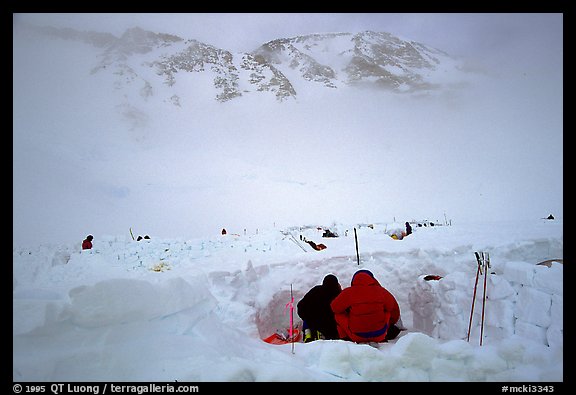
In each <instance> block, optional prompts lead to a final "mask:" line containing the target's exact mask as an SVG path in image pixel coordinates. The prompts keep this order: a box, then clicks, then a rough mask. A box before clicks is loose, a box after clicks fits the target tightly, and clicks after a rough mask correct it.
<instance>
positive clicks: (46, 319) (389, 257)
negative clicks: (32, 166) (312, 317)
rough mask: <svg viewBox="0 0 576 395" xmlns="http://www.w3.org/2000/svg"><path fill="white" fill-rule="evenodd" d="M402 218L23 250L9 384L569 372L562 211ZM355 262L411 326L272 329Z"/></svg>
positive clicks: (491, 377) (17, 266) (344, 276)
mask: <svg viewBox="0 0 576 395" xmlns="http://www.w3.org/2000/svg"><path fill="white" fill-rule="evenodd" d="M403 223H404V222H403V221H402V222H400V223H399V224H398V223H376V224H352V225H344V224H340V223H333V224H328V226H326V225H322V224H319V225H316V224H313V225H310V226H298V227H293V228H270V229H259V230H257V231H255V230H254V231H248V230H244V229H233V228H230V229H227V230H228V234H227V235H225V236H222V235H220V234H217V235H214V236H213V237H208V238H198V239H161V238H156V237H155V235H154V234H150V236H151V240H143V241H140V242H138V241H133V240H132V239H131V238H130V236H129V235H115V236H106V235H100V234H95V235H94V236H95V239H94V248H93V249H92V250H89V251H81V250H80V241H79V242H78V243H74V244H70V245H47V244H43V245H38V246H36V247H34V248H33V249H25V248H14V250H13V371H12V375H13V381H52V382H61V381H144V382H148V381H151V382H154V381H166V382H174V381H175V380H177V381H178V382H185V381H191V382H207V381H235V382H237V381H306V382H308V381H417V382H421V381H449V382H454V381H490V382H495V381H506V382H526V381H530V382H559V381H563V373H564V369H563V366H564V365H563V265H562V263H561V259H562V257H563V223H562V221H561V220H541V219H535V220H532V221H525V222H512V221H498V222H488V221H487V222H473V223H454V224H452V225H451V226H447V225H444V226H438V225H437V226H433V227H430V226H426V227H418V226H417V225H416V224H414V225H413V228H414V233H413V234H412V235H410V236H408V237H406V238H405V239H404V240H401V241H400V240H393V239H392V238H391V237H389V236H388V233H390V232H391V231H393V230H394V229H395V228H397V227H401V226H402V224H403ZM368 225H371V226H368ZM319 227H320V228H324V229H325V228H329V229H331V230H332V231H335V232H336V233H337V234H338V235H339V237H338V238H322V230H319V229H318V228H319ZM354 228H356V229H357V234H358V247H359V253H360V254H359V256H360V264H358V262H357V257H356V251H355V241H354ZM139 232H142V231H141V230H137V229H135V232H134V233H135V236H137V235H138V234H142V235H144V234H145V233H139ZM300 235H302V236H304V237H306V238H307V239H310V240H313V241H315V242H317V243H319V242H322V243H324V244H326V245H327V247H328V248H327V249H325V250H323V251H314V250H312V249H311V248H309V246H308V245H307V244H304V243H302V242H301V241H300V240H299V239H300V237H299V236H300ZM292 237H294V239H293V238H292ZM299 244H300V245H299ZM475 251H484V252H488V253H489V254H490V261H491V270H490V274H489V275H488V278H487V301H486V307H485V313H486V314H485V316H486V320H485V327H484V338H483V345H482V346H480V345H479V328H480V327H479V325H480V312H481V305H482V303H481V298H480V296H481V290H482V287H481V284H482V281H479V284H480V286H479V288H478V293H477V296H478V297H479V299H477V302H476V307H475V314H474V321H473V330H472V334H471V337H470V342H467V341H466V335H467V329H468V322H469V315H470V307H471V302H472V292H473V286H474V279H475V274H476V262H475V258H474V252H475ZM549 259H556V261H555V262H553V263H552V264H551V265H550V267H547V266H542V265H536V263H538V262H541V261H544V260H549ZM359 268H363V269H369V270H371V271H372V272H373V273H374V275H375V277H376V278H377V279H378V280H379V281H380V283H381V284H382V285H383V286H385V287H386V288H388V289H389V290H390V291H391V292H392V293H393V294H394V295H395V296H396V298H397V299H398V302H399V305H400V309H401V314H402V322H403V324H404V326H405V327H406V328H407V330H406V331H404V332H402V333H401V335H400V336H399V337H398V338H397V339H395V340H393V341H391V342H389V343H381V344H373V345H366V344H355V343H352V342H346V341H341V340H334V341H316V342H313V343H308V344H304V343H295V344H293V345H290V344H288V345H283V346H279V345H270V344H267V343H265V342H264V341H262V340H261V338H264V337H266V336H268V335H270V334H272V333H274V332H275V331H276V330H280V331H282V330H284V329H285V328H286V327H287V326H288V322H289V316H288V310H287V309H286V304H287V303H288V302H290V292H291V289H292V291H293V295H294V298H295V303H296V302H297V301H298V300H299V299H300V298H301V297H302V296H303V295H304V293H305V292H307V291H308V290H309V289H310V288H311V287H312V286H314V285H316V284H319V283H321V281H322V278H323V277H324V276H325V275H326V274H327V273H334V274H335V275H336V276H337V277H338V278H339V280H340V282H341V284H342V285H343V286H344V287H346V286H349V284H350V279H351V277H352V275H353V274H354V272H355V271H356V270H358V269H359ZM428 274H435V275H439V276H442V278H441V279H440V280H436V281H434V280H432V281H425V280H424V279H423V277H424V276H426V275H428ZM296 323H297V324H300V320H299V319H297V316H296Z"/></svg>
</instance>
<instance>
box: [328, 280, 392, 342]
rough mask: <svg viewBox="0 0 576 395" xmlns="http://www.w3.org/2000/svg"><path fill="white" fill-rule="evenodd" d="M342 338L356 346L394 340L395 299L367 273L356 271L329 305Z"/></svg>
mask: <svg viewBox="0 0 576 395" xmlns="http://www.w3.org/2000/svg"><path fill="white" fill-rule="evenodd" d="M330 306H331V307H332V311H333V312H334V318H335V319H336V323H337V328H338V333H339V335H340V338H341V339H344V340H352V341H354V342H357V343H368V342H382V341H387V340H391V339H394V338H396V336H398V334H399V333H400V328H399V327H398V326H397V325H396V324H397V323H398V324H399V325H400V326H401V323H400V307H399V306H398V302H397V301H396V298H394V296H393V295H392V294H391V293H390V292H389V291H388V290H387V289H386V288H384V287H383V286H381V285H380V283H379V282H378V280H376V279H375V278H374V275H373V274H372V272H370V271H369V270H364V269H363V270H358V271H357V272H356V273H355V274H354V276H353V277H352V281H351V286H350V287H348V288H346V289H344V290H342V292H341V293H340V294H339V295H338V296H337V297H336V298H335V299H334V300H333V301H332V303H331V304H330Z"/></svg>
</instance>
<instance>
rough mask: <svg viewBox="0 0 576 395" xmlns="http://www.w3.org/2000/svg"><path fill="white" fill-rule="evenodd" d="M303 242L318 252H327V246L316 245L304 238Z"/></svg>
mask: <svg viewBox="0 0 576 395" xmlns="http://www.w3.org/2000/svg"><path fill="white" fill-rule="evenodd" d="M303 240H304V242H306V243H308V244H310V247H312V248H314V249H315V250H316V251H322V250H325V249H326V245H325V244H322V243H320V244H316V243H314V242H313V241H312V240H307V239H306V238H305V237H304V239H303Z"/></svg>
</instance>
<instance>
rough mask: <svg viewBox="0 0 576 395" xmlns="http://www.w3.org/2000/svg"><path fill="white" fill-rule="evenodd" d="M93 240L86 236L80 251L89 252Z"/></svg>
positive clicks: (91, 237)
mask: <svg viewBox="0 0 576 395" xmlns="http://www.w3.org/2000/svg"><path fill="white" fill-rule="evenodd" d="M93 239H94V237H93V236H92V235H88V236H87V237H86V238H85V239H84V240H83V241H82V249H83V250H91V249H92V240H93Z"/></svg>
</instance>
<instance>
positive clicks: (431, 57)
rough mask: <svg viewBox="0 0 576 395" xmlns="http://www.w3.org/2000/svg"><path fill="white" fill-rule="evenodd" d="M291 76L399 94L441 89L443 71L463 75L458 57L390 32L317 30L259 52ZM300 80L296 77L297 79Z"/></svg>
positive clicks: (456, 76) (331, 84)
mask: <svg viewBox="0 0 576 395" xmlns="http://www.w3.org/2000/svg"><path fill="white" fill-rule="evenodd" d="M254 53H255V54H258V55H261V56H262V57H263V58H264V59H266V61H267V62H269V63H272V64H274V65H276V67H278V68H279V69H281V70H282V71H283V72H285V74H289V75H291V76H293V75H295V74H294V73H290V71H289V70H290V69H291V70H295V71H297V74H296V75H297V76H298V77H300V78H302V79H304V80H306V81H310V82H317V83H320V84H322V85H324V86H326V87H328V88H336V87H338V86H342V85H343V84H349V85H361V84H367V85H370V86H375V87H378V88H382V89H390V90H393V91H396V92H416V91H427V90H431V89H435V88H440V87H441V83H440V82H439V79H437V75H438V74H442V73H451V74H452V78H455V80H454V81H456V79H457V78H460V79H462V78H463V73H461V72H459V69H458V64H457V62H456V60H455V59H452V58H450V56H449V55H448V54H446V53H444V52H442V51H440V50H437V49H434V48H431V47H428V46H426V45H424V44H421V43H417V42H414V41H405V40H402V39H400V38H398V37H396V36H394V35H393V34H390V33H386V32H372V31H365V32H360V33H356V34H352V33H330V34H311V35H306V36H297V37H292V38H287V39H277V40H273V41H270V42H268V43H265V44H264V45H262V46H261V47H260V48H258V49H256V50H255V51H254ZM294 78H296V77H294Z"/></svg>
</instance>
